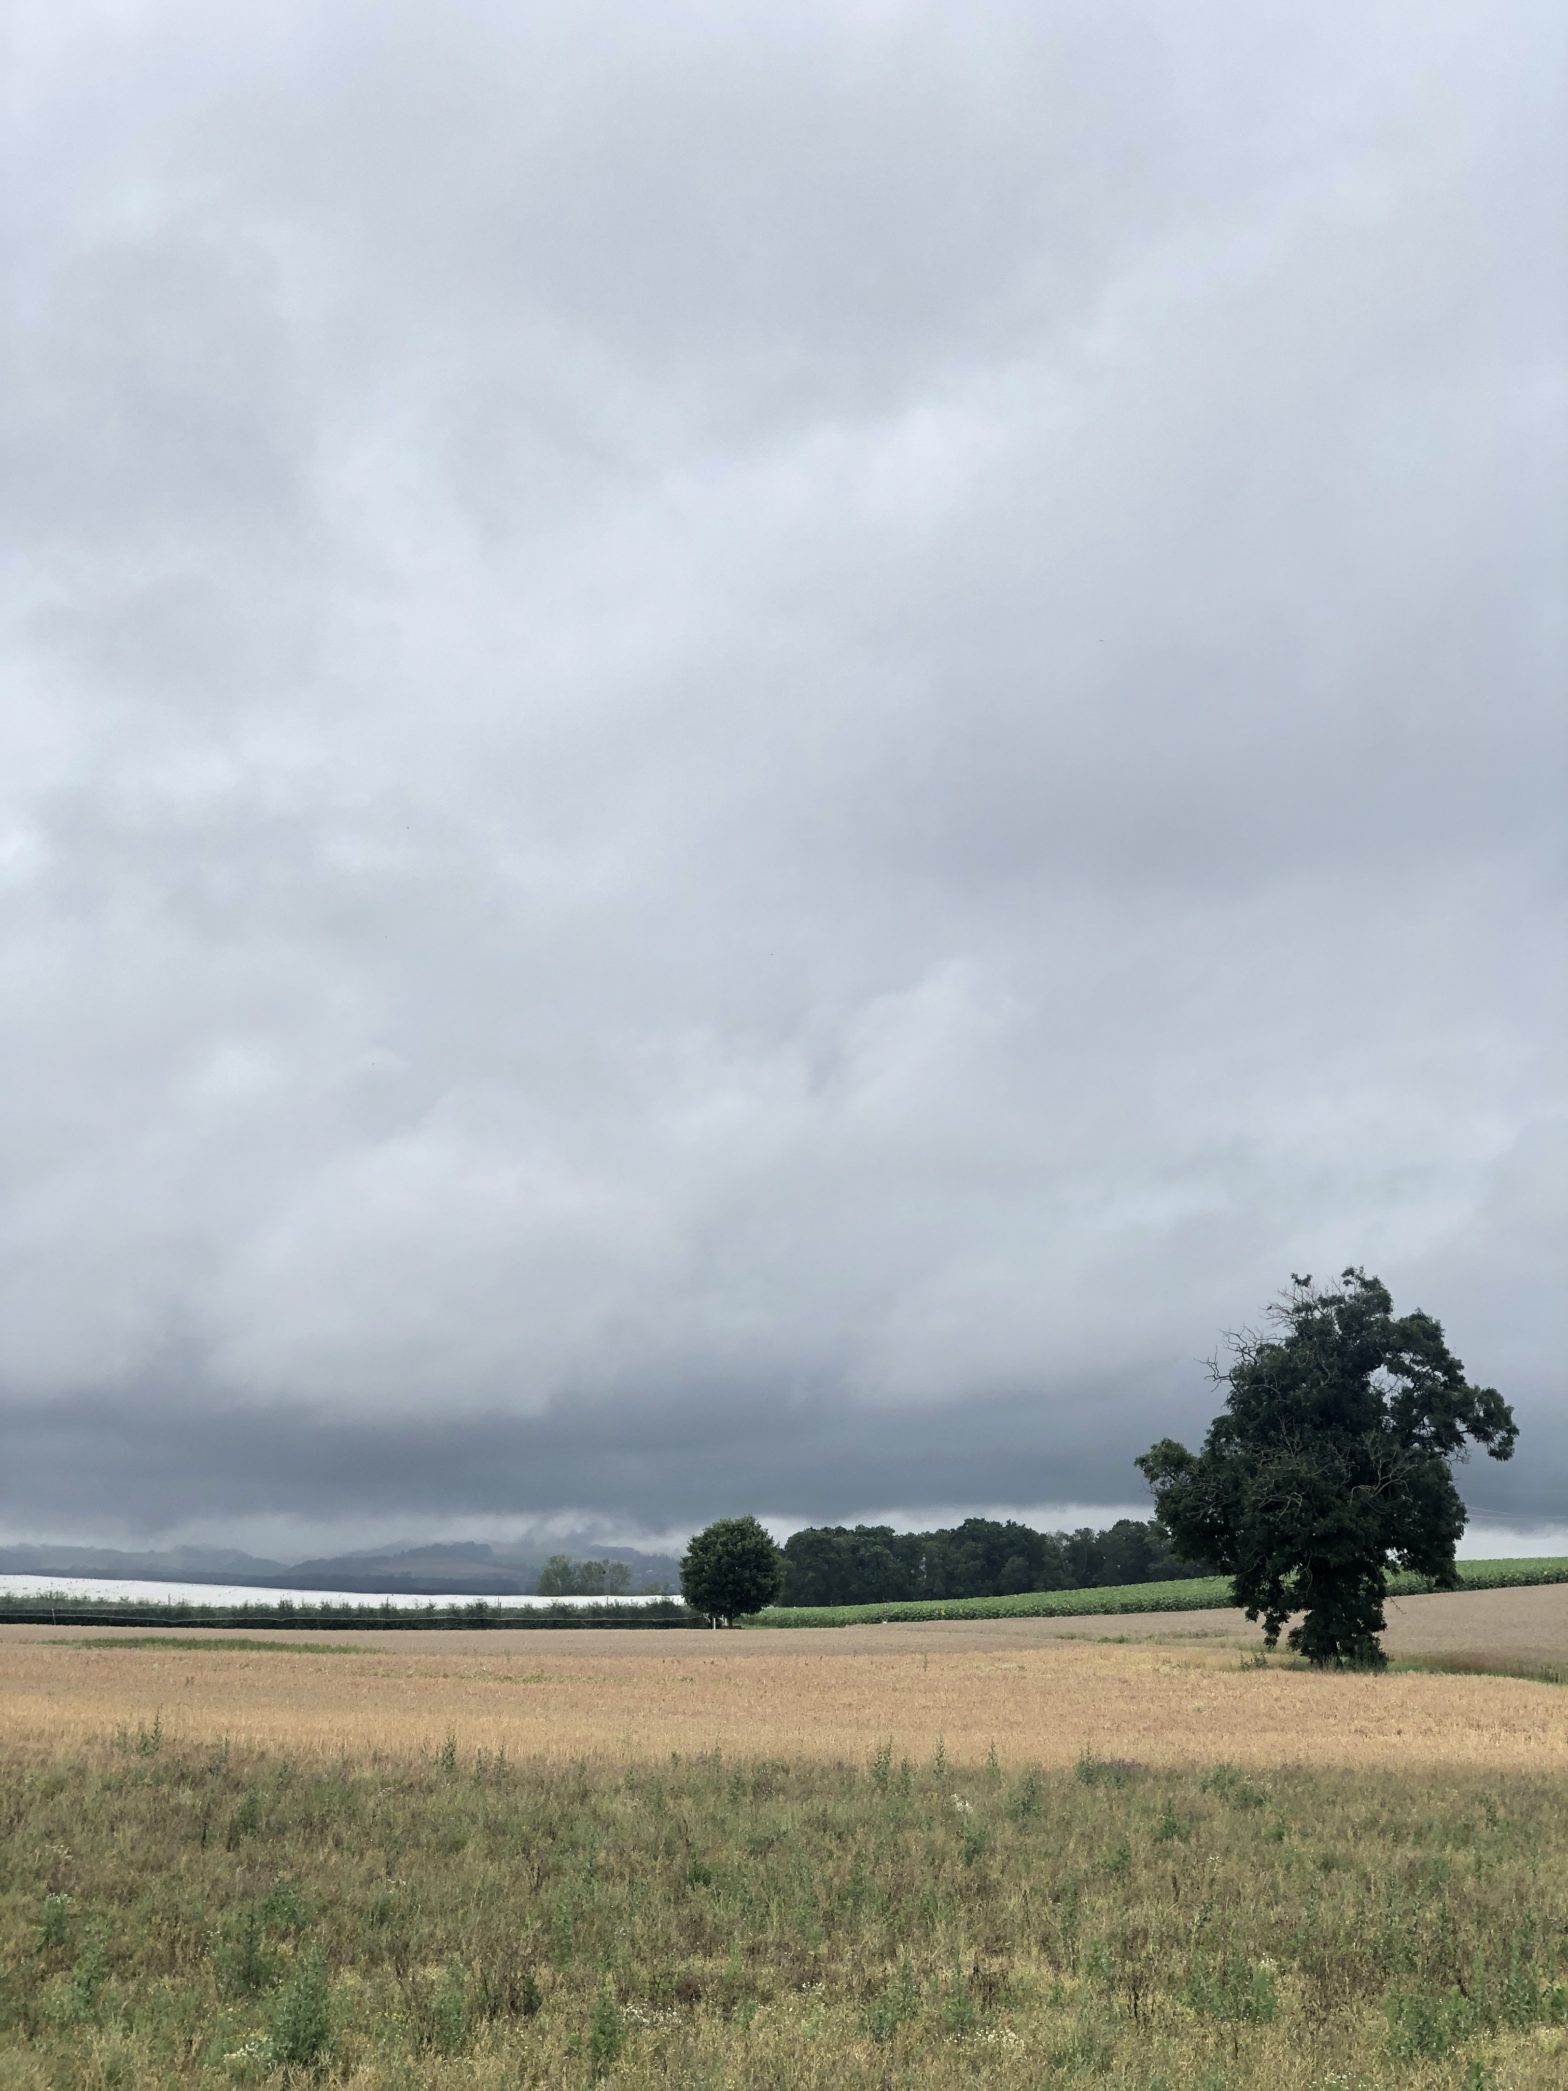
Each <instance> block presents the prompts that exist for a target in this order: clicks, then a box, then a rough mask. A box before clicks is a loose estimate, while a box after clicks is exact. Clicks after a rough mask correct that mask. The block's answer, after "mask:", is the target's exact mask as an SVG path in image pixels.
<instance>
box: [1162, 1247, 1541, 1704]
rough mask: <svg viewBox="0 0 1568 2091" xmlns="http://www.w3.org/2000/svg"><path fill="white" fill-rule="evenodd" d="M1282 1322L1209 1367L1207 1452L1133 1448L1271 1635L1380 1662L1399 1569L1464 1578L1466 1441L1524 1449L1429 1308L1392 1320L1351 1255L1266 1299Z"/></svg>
mask: <svg viewBox="0 0 1568 2091" xmlns="http://www.w3.org/2000/svg"><path fill="white" fill-rule="evenodd" d="M1270 1319H1271V1320H1272V1322H1273V1324H1274V1327H1275V1329H1276V1330H1277V1332H1278V1333H1277V1334H1275V1335H1272V1336H1260V1335H1256V1334H1253V1333H1250V1332H1247V1333H1243V1334H1241V1335H1237V1336H1233V1337H1232V1339H1231V1350H1232V1362H1231V1363H1230V1364H1229V1365H1228V1366H1226V1367H1221V1365H1220V1364H1219V1363H1218V1361H1216V1362H1215V1364H1214V1366H1213V1368H1212V1369H1213V1373H1214V1377H1215V1379H1216V1381H1217V1382H1218V1383H1219V1384H1221V1385H1223V1386H1224V1387H1225V1388H1226V1390H1227V1392H1226V1400H1225V1411H1224V1413H1223V1414H1222V1415H1220V1416H1218V1417H1216V1418H1215V1420H1214V1422H1213V1423H1212V1424H1211V1425H1210V1426H1209V1432H1208V1436H1207V1437H1206V1438H1205V1440H1204V1443H1203V1449H1202V1451H1201V1452H1199V1453H1196V1454H1194V1453H1192V1452H1189V1451H1188V1450H1187V1448H1186V1446H1185V1445H1180V1444H1177V1443H1176V1441H1175V1440H1174V1439H1172V1438H1166V1439H1164V1440H1162V1442H1161V1443H1159V1444H1157V1445H1155V1446H1153V1447H1151V1449H1150V1450H1149V1451H1148V1452H1146V1453H1144V1454H1143V1456H1142V1458H1141V1459H1139V1461H1138V1465H1139V1467H1140V1468H1141V1469H1142V1470H1143V1473H1144V1475H1145V1476H1146V1477H1147V1479H1148V1481H1149V1483H1150V1485H1151V1487H1152V1488H1153V1490H1154V1498H1155V1506H1156V1509H1157V1511H1158V1514H1159V1518H1160V1521H1161V1523H1162V1524H1163V1525H1164V1526H1165V1527H1166V1528H1167V1529H1168V1530H1169V1531H1170V1533H1171V1534H1172V1536H1173V1537H1174V1539H1175V1540H1176V1543H1177V1545H1178V1546H1179V1547H1180V1548H1181V1549H1182V1550H1183V1551H1184V1552H1186V1553H1188V1554H1191V1555H1193V1556H1196V1557H1200V1558H1202V1559H1205V1560H1209V1561H1213V1562H1215V1563H1216V1564H1217V1565H1218V1566H1219V1567H1220V1568H1221V1569H1222V1570H1223V1571H1224V1572H1225V1573H1226V1574H1228V1575H1229V1576H1230V1577H1231V1579H1232V1585H1233V1589H1234V1593H1235V1601H1236V1603H1237V1604H1239V1605H1242V1606H1243V1607H1244V1608H1245V1610H1246V1613H1247V1617H1248V1618H1249V1619H1261V1620H1262V1622H1263V1631H1264V1638H1265V1641H1266V1642H1267V1645H1268V1646H1269V1647H1270V1648H1273V1647H1275V1646H1276V1645H1277V1644H1278V1641H1279V1635H1280V1629H1281V1628H1282V1627H1283V1626H1284V1624H1285V1621H1286V1620H1287V1619H1288V1618H1289V1617H1290V1616H1291V1615H1292V1614H1293V1613H1296V1612H1301V1613H1304V1614H1305V1615H1306V1616H1305V1617H1304V1619H1303V1620H1302V1623H1301V1624H1300V1625H1299V1626H1298V1627H1296V1628H1294V1629H1293V1630H1292V1632H1291V1634H1290V1637H1289V1638H1290V1646H1291V1647H1292V1648H1293V1649H1295V1650H1296V1651H1297V1653H1298V1654H1301V1655H1304V1656H1306V1657H1307V1658H1308V1659H1309V1660H1310V1661H1312V1662H1315V1663H1325V1664H1333V1665H1335V1666H1339V1667H1347V1666H1348V1667H1359V1668H1377V1667H1381V1665H1382V1664H1383V1662H1384V1661H1385V1657H1384V1655H1383V1649H1382V1644H1381V1642H1380V1641H1379V1639H1378V1636H1379V1634H1381V1632H1382V1631H1383V1628H1384V1625H1385V1623H1386V1621H1385V1617H1384V1611H1383V1601H1384V1598H1385V1596H1386V1594H1387V1588H1388V1583H1387V1578H1388V1569H1389V1564H1390V1563H1391V1562H1392V1563H1394V1564H1397V1566H1398V1567H1400V1568H1402V1569H1406V1570H1411V1571H1414V1572H1415V1573H1417V1574H1420V1575H1422V1576H1426V1577H1429V1578H1430V1579H1431V1580H1432V1581H1433V1582H1434V1583H1435V1584H1436V1585H1437V1586H1438V1587H1439V1588H1440V1589H1454V1588H1456V1587H1457V1585H1458V1581H1459V1576H1458V1569H1457V1565H1456V1562H1455V1558H1454V1549H1455V1544H1456V1542H1457V1541H1458V1539H1459V1537H1460V1535H1461V1533H1462V1532H1463V1531H1464V1528H1465V1507H1464V1504H1463V1502H1462V1501H1461V1500H1460V1496H1459V1491H1458V1489H1457V1488H1456V1487H1455V1486H1454V1479H1453V1474H1452V1471H1451V1468H1452V1463H1453V1461H1454V1460H1455V1459H1456V1458H1460V1457H1462V1456H1463V1455H1464V1453H1465V1450H1466V1443H1467V1440H1469V1441H1473V1442H1474V1443H1476V1444H1478V1445H1480V1446H1482V1447H1483V1448H1484V1449H1485V1450H1486V1451H1487V1452H1488V1453H1490V1455H1491V1456H1492V1458H1493V1459H1507V1458H1509V1457H1510V1455H1511V1454H1512V1452H1513V1449H1514V1441H1515V1439H1516V1437H1517V1434H1518V1433H1517V1430H1516V1427H1515V1424H1514V1419H1513V1411H1512V1410H1511V1409H1510V1408H1509V1406H1508V1404H1507V1403H1506V1402H1505V1401H1504V1400H1503V1398H1502V1396H1501V1395H1500V1394H1499V1393H1498V1392H1497V1391H1496V1389H1495V1388H1493V1387H1477V1386H1472V1385H1471V1384H1470V1382H1469V1381H1467V1380H1466V1378H1465V1376H1464V1367H1463V1366H1462V1365H1461V1364H1460V1362H1459V1360H1458V1359H1457V1358H1456V1357H1455V1356H1454V1355H1453V1353H1452V1352H1451V1351H1450V1350H1449V1348H1448V1345H1447V1343H1446V1342H1445V1341H1444V1339H1443V1329H1442V1324H1441V1323H1440V1322H1437V1321H1434V1320H1433V1318H1432V1316H1431V1315H1429V1314H1423V1313H1421V1312H1419V1311H1417V1312H1416V1313H1413V1314H1406V1315H1403V1316H1401V1317H1399V1318H1398V1319H1396V1318H1395V1315H1394V1308H1393V1301H1392V1299H1391V1297H1390V1295H1389V1292H1388V1288H1387V1287H1386V1286H1385V1285H1383V1284H1382V1283H1381V1282H1380V1281H1379V1280H1378V1279H1377V1278H1369V1277H1368V1276H1367V1274H1366V1272H1365V1271H1363V1270H1359V1269H1355V1268H1351V1269H1348V1270H1346V1271H1344V1272H1342V1273H1341V1276H1340V1280H1339V1283H1338V1284H1337V1285H1333V1286H1316V1285H1314V1284H1313V1283H1312V1280H1311V1279H1310V1278H1302V1277H1294V1278H1292V1280H1291V1285H1290V1290H1289V1291H1288V1292H1287V1293H1286V1294H1285V1296H1284V1297H1283V1298H1282V1299H1281V1300H1280V1301H1279V1302H1278V1303H1277V1304H1276V1306H1275V1307H1274V1308H1273V1309H1271V1312H1270Z"/></svg>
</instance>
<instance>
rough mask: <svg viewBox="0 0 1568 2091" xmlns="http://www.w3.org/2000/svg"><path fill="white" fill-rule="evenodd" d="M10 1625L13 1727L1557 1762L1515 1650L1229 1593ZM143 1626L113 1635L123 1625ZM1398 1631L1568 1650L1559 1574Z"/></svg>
mask: <svg viewBox="0 0 1568 2091" xmlns="http://www.w3.org/2000/svg"><path fill="white" fill-rule="evenodd" d="M233 1638H234V1637H233V1636H222V1635H218V1636H207V1635H205V1634H203V1633H202V1632H200V1631H196V1630H181V1631H180V1632H179V1634H178V1635H177V1636H176V1635H168V1636H165V1637H162V1638H160V1639H159V1640H157V1641H155V1642H154V1643H153V1644H152V1645H135V1644H136V1643H137V1641H138V1636H136V1635H135V1634H134V1633H131V1632H128V1631H122V1632H121V1633H119V1634H118V1635H116V1634H115V1633H113V1632H112V1631H105V1630H103V1629H98V1628H83V1629H72V1628H60V1629H52V1628H47V1627H30V1626H29V1627H9V1628H0V1740H3V1742H4V1743H5V1744H6V1745H7V1746H8V1747H9V1748H10V1749H12V1750H16V1749H20V1750H24V1751H29V1752H36V1751H41V1750H42V1751H48V1750H53V1749H56V1748H59V1747H62V1746H64V1747H67V1748H75V1747H80V1746H82V1745H89V1744H92V1743H94V1742H100V1741H102V1740H103V1739H104V1738H105V1737H106V1736H109V1735H111V1734H112V1733H113V1732H114V1731H115V1729H117V1728H120V1727H127V1726H129V1727H135V1726H137V1725H138V1724H142V1725H146V1724H150V1723H151V1722H152V1721H153V1720H154V1718H155V1717H156V1718H158V1719H159V1720H160V1721H161V1725H162V1730H163V1732H164V1733H165V1734H166V1735H167V1736H169V1737H170V1739H171V1740H174V1741H180V1740H189V1741H192V1742H206V1741H210V1740H213V1739H216V1738H218V1737H221V1736H228V1737H230V1738H231V1739H232V1740H233V1741H234V1742H236V1743H244V1744H262V1745H277V1746H281V1747H286V1748H288V1749H291V1750H298V1749H304V1750H307V1751H322V1752H337V1751H343V1750H346V1751H348V1752H349V1753H350V1754H351V1755H356V1756H358V1755H362V1754H364V1753H367V1752H371V1751H376V1752H385V1753H391V1754H404V1755H417V1754H419V1753H420V1752H421V1751H425V1752H433V1751H435V1750H437V1749H439V1748H440V1746H441V1745H442V1743H443V1742H444V1741H445V1739H446V1737H447V1736H448V1735H449V1734H450V1735H453V1736H455V1737H456V1739H457V1741H458V1743H459V1744H460V1745H461V1746H462V1747H464V1748H469V1749H483V1750H488V1751H491V1752H494V1751H497V1750H500V1749H503V1748H504V1749H505V1751H506V1752H507V1754H508V1755H509V1756H511V1757H513V1758H526V1757H542V1758H551V1759H556V1760H559V1759H563V1758H576V1757H580V1756H588V1757H594V1758H614V1759H615V1760H617V1761H647V1760H649V1759H657V1758H661V1757H667V1756H668V1755H669V1754H670V1753H671V1752H672V1751H682V1752H690V1751H700V1750H707V1749H713V1748H718V1749H721V1750H723V1751H724V1752H725V1753H726V1755H731V1756H733V1755H741V1756H766V1757H790V1758H823V1759H829V1760H833V1759H840V1758H842V1759H845V1760H847V1761H849V1762H852V1763H863V1762H864V1761H865V1760H866V1759H867V1758H868V1757H869V1756H870V1755H871V1753H872V1752H873V1751H874V1750H876V1749H877V1748H878V1747H879V1745H881V1744H882V1743H884V1742H886V1741H891V1742H892V1743H893V1745H894V1747H895V1748H896V1749H897V1750H899V1751H907V1752H908V1753H910V1754H911V1755H913V1756H915V1757H928V1756H930V1754H931V1753H932V1752H933V1751H934V1750H935V1749H936V1748H937V1746H938V1745H939V1744H940V1745H941V1746H942V1747H943V1749H944V1750H945V1752H946V1755H947V1757H948V1758H949V1759H950V1760H951V1761H952V1762H954V1763H978V1762H979V1761H981V1760H982V1759H983V1758H984V1757H985V1756H986V1755H987V1753H988V1752H989V1751H990V1750H992V1749H993V1748H994V1749H995V1751H996V1753H997V1755H998V1757H999V1758H1000V1759H1001V1760H1002V1761H1003V1762H1004V1763H1014V1764H1019V1763H1030V1764H1038V1765H1041V1766H1052V1765H1071V1764H1072V1763H1074V1762H1075V1761H1076V1760H1077V1759H1078V1758H1079V1757H1080V1756H1082V1755H1083V1754H1084V1753H1085V1752H1086V1751H1087V1752H1090V1753H1098V1754H1100V1755H1105V1756H1114V1757H1130V1758H1133V1759H1136V1760H1137V1761H1138V1762H1139V1763H1143V1764H1148V1765H1151V1766H1172V1767H1174V1766H1202V1765H1206V1764H1212V1763H1214V1762H1215V1761H1217V1760H1224V1761H1227V1762H1230V1763H1234V1764H1245V1765H1251V1766H1263V1765H1282V1764H1299V1765H1303V1766H1340V1767H1344V1768H1347V1769H1374V1768H1377V1767H1384V1766H1387V1767H1393V1768H1418V1767H1419V1768H1423V1769H1434V1770H1435V1769H1438V1768H1441V1767H1444V1766H1451V1767H1453V1768H1455V1769H1461V1768H1463V1769H1470V1770H1488V1769H1497V1770H1508V1769H1517V1770H1531V1771H1538V1772H1539V1771H1549V1770H1550V1771H1568V1692H1564V1691H1562V1690H1561V1689H1557V1688H1553V1687H1550V1686H1544V1685H1541V1684H1537V1683H1533V1682H1530V1681H1528V1680H1527V1679H1523V1678H1511V1677H1507V1676H1495V1675H1494V1676H1464V1675H1424V1674H1408V1673H1400V1674H1394V1675H1389V1676H1383V1677H1362V1676H1350V1675H1344V1676H1316V1675H1313V1674H1311V1673H1309V1672H1307V1671H1304V1670H1300V1669H1295V1668H1291V1667H1289V1666H1287V1665H1285V1664H1284V1663H1276V1664H1274V1665H1272V1666H1270V1667H1269V1668H1268V1669H1263V1670H1252V1669H1243V1668H1242V1662H1243V1659H1244V1657H1245V1656H1246V1654H1247V1653H1248V1652H1249V1651H1251V1650H1253V1649H1255V1648H1256V1647H1257V1646H1258V1645H1259V1644H1258V1639H1257V1636H1256V1633H1255V1632H1254V1631H1253V1630H1251V1629H1249V1628H1248V1627H1247V1625H1246V1622H1245V1621H1244V1620H1243V1619H1242V1618H1241V1616H1240V1614H1238V1613H1233V1612H1225V1611H1217V1612H1200V1613H1184V1614H1181V1613H1178V1614H1168V1615H1153V1616H1150V1617H1148V1618H1146V1619H1139V1618H1135V1617H1128V1616H1125V1615H1123V1616H1118V1617H1115V1618H1107V1619H1098V1620H1097V1619H1093V1618H1079V1619H1072V1620H1049V1619H1019V1620H987V1621H974V1622H965V1621H932V1622H929V1623H923V1624H918V1625H900V1626H885V1627H848V1628H840V1629H834V1630H820V1629H819V1630H806V1629H789V1630H779V1631H773V1632H768V1633H744V1632H741V1633H729V1634H711V1633H701V1632H688V1631H682V1630H677V1631H673V1632H645V1631H635V1630H633V1631H616V1630H613V1629H609V1630H598V1629H596V1630H593V1631H587V1632H571V1631H564V1632H562V1631H550V1632H527V1631H519V1632H507V1631H484V1632H467V1633H465V1632H451V1633H447V1632H432V1631H424V1630H413V1631H409V1632H406V1633H399V1632H396V1631H390V1632H389V1631H372V1632H364V1633H360V1634H352V1633H348V1634H327V1635H315V1634H312V1633H310V1632H308V1631H295V1632H292V1633H291V1632H286V1631H277V1630H270V1629H269V1630H264V1631H262V1632H258V1633H257V1634H256V1635H255V1636H253V1637H249V1636H248V1637H246V1638H255V1639H257V1640H261V1641H263V1642H265V1643H267V1644H270V1645H267V1646H265V1647H262V1648H258V1649H253V1650H252V1649H243V1648H237V1647H232V1646H230V1647H224V1646H218V1647H210V1648H204V1647H203V1645H202V1643H203V1642H204V1641H205V1640H208V1639H216V1640H218V1641H219V1642H222V1641H223V1640H225V1639H229V1640H232V1639H233ZM117 1640H118V1641H121V1642H124V1643H127V1644H130V1645H122V1646H117V1645H115V1644H116V1641H117ZM1388 1646H1389V1650H1390V1653H1391V1654H1392V1655H1393V1656H1395V1657H1396V1658H1398V1657H1400V1656H1410V1657H1418V1656H1436V1657H1442V1658H1446V1659H1451V1660H1452V1659H1458V1660H1462V1659H1466V1658H1472V1659H1474V1660H1476V1661H1478V1662H1492V1663H1498V1662H1509V1661H1512V1662H1515V1663H1519V1664H1528V1663H1532V1662H1533V1663H1545V1662H1554V1661H1556V1662H1561V1661H1565V1660H1568V1586H1563V1585H1555V1586H1549V1587H1543V1588H1539V1589H1529V1590H1491V1591H1477V1592H1472V1593H1465V1594H1460V1595H1452V1596H1433V1597H1417V1598H1407V1599H1405V1600H1403V1601H1402V1602H1401V1603H1399V1604H1398V1605H1396V1606H1395V1607H1393V1608H1392V1611H1391V1629H1390V1633H1389V1636H1388Z"/></svg>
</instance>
